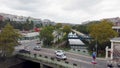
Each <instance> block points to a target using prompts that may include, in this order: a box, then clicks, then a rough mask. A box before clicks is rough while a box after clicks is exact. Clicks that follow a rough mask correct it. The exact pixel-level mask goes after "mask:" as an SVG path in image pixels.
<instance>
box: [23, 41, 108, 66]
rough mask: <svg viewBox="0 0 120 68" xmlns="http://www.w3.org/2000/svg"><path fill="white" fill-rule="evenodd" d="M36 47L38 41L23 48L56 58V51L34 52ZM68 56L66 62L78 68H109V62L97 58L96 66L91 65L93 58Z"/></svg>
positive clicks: (75, 55) (78, 55) (69, 54)
mask: <svg viewBox="0 0 120 68" xmlns="http://www.w3.org/2000/svg"><path fill="white" fill-rule="evenodd" d="M36 45H38V44H36V41H31V42H28V43H23V44H22V45H21V46H25V48H26V49H28V50H30V51H31V53H37V54H42V55H46V56H51V57H55V54H54V52H55V50H53V49H48V48H41V50H40V51H35V50H33V48H34V47H35V46H36ZM66 56H67V60H66V61H68V62H69V63H71V64H74V63H75V64H77V65H78V68H107V67H106V63H107V61H106V60H105V59H100V58H97V59H96V62H97V64H95V65H94V64H92V63H91V61H92V57H89V56H84V55H80V54H75V53H70V52H66ZM79 66H80V67H79Z"/></svg>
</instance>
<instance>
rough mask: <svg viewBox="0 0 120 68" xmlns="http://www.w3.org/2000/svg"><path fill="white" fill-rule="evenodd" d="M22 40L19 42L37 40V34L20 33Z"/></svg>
mask: <svg viewBox="0 0 120 68" xmlns="http://www.w3.org/2000/svg"><path fill="white" fill-rule="evenodd" d="M21 35H22V38H20V40H19V42H21V43H22V42H30V41H31V40H38V39H39V32H30V33H21Z"/></svg>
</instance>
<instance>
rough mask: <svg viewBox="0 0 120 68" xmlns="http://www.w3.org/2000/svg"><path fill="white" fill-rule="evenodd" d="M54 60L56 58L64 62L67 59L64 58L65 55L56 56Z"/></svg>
mask: <svg viewBox="0 0 120 68" xmlns="http://www.w3.org/2000/svg"><path fill="white" fill-rule="evenodd" d="M56 58H57V59H61V60H66V59H67V57H66V55H65V54H59V55H56Z"/></svg>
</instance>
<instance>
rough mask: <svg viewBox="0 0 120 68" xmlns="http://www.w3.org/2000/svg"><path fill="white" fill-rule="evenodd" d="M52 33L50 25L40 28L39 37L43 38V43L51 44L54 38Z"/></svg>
mask: <svg viewBox="0 0 120 68" xmlns="http://www.w3.org/2000/svg"><path fill="white" fill-rule="evenodd" d="M52 33H53V27H52V26H47V27H44V28H42V30H41V31H40V38H41V39H42V40H43V44H44V45H48V46H49V45H50V44H51V41H53V39H54V37H53V35H52Z"/></svg>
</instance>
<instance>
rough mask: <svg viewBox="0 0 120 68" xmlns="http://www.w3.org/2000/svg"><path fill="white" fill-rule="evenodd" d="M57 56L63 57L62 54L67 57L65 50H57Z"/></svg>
mask: <svg viewBox="0 0 120 68" xmlns="http://www.w3.org/2000/svg"><path fill="white" fill-rule="evenodd" d="M55 54H56V55H61V54H64V55H65V52H64V51H63V50H57V51H55Z"/></svg>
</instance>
